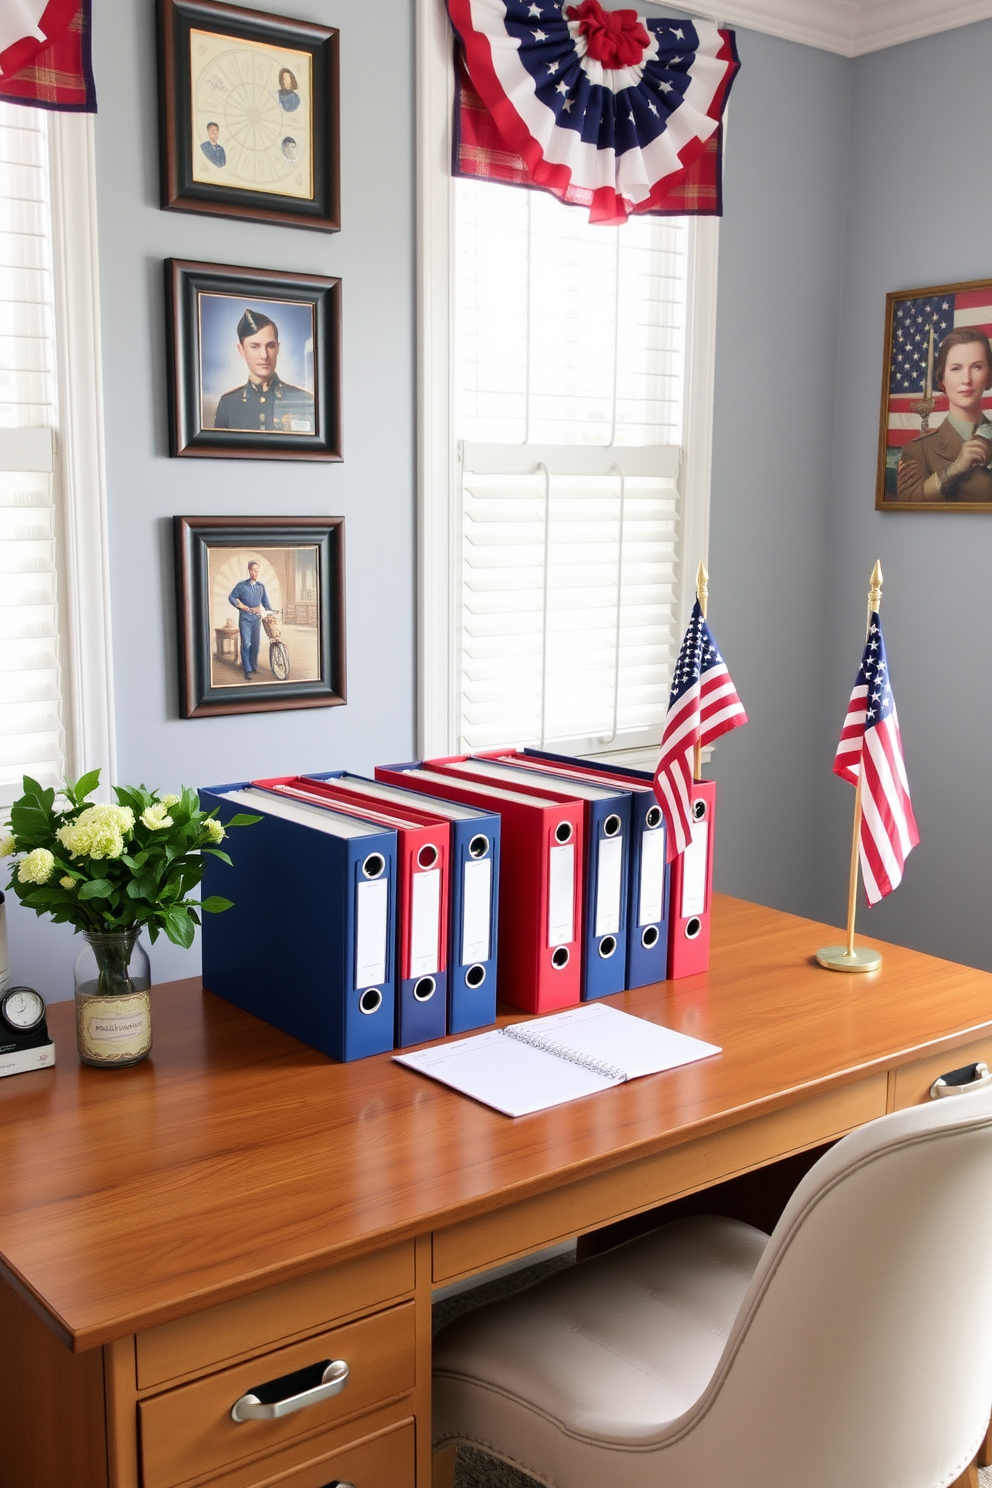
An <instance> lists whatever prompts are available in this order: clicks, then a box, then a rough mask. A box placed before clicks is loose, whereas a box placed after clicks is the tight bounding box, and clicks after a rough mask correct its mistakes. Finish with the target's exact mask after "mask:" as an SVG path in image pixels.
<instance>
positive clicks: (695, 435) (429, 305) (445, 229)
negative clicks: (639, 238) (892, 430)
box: [416, 0, 719, 757]
mask: <svg viewBox="0 0 992 1488" xmlns="http://www.w3.org/2000/svg"><path fill="white" fill-rule="evenodd" d="M452 61H453V44H452V35H451V27H450V25H449V22H448V17H447V13H446V11H445V8H444V3H443V0H416V88H417V136H416V154H417V403H418V407H417V414H418V431H419V439H418V451H417V487H418V526H417V539H418V541H417V585H418V635H417V751H418V754H419V755H421V756H422V757H427V756H431V755H442V754H446V753H449V752H450V751H451V749H452V748H453V745H454V740H455V737H456V734H457V724H456V719H455V706H456V695H457V694H456V688H457V663H456V650H457V647H456V645H455V638H456V636H457V633H458V625H459V610H460V604H461V545H460V513H459V506H460V500H461V496H460V490H459V487H458V483H457V481H458V467H457V461H456V459H455V453H454V439H453V433H454V387H453V380H452V368H453V362H454V357H453V350H454V347H453V302H452V288H453V272H452V271H453V244H454V235H453V224H454V210H453V186H452V175H451V150H452V111H453V108H454V68H453V65H452ZM718 252H719V218H718V217H695V218H693V219H692V220H691V223H690V235H689V285H688V294H689V313H688V318H687V334H686V342H687V345H686V386H685V414H684V436H683V437H684V451H685V453H684V457H683V460H682V470H681V477H680V480H679V490H680V494H681V497H682V553H683V555H684V557H683V561H682V563H681V566H680V574H679V605H678V611H679V622H680V625H681V626H682V627H683V628H684V627H685V626H686V625H687V624H688V621H689V615H690V612H691V610H692V604H693V600H694V598H695V575H696V567H697V563H698V562H699V561H700V560H702V561H703V562H704V563H705V562H706V561H707V554H708V550H709V518H710V475H711V469H712V448H713V382H714V375H715V369H716V299H717V261H718ZM512 448H513V446H508V449H512ZM626 452H627V451H626V448H625V453H626ZM638 753H643V754H644V755H646V756H648V755H650V756H654V755H656V754H657V748H656V747H655V748H654V749H646V750H644V751H638ZM629 754H630V751H625V755H626V756H629Z"/></svg>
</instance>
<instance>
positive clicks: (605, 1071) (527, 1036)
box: [500, 1023, 627, 1080]
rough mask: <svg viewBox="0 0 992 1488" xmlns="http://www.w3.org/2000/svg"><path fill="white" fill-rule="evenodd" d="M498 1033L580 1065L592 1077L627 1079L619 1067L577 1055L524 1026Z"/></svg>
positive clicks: (566, 1047)
mask: <svg viewBox="0 0 992 1488" xmlns="http://www.w3.org/2000/svg"><path fill="white" fill-rule="evenodd" d="M500 1033H505V1034H506V1036H507V1038H513V1039H517V1040H518V1042H519V1043H521V1044H530V1045H531V1047H532V1048H534V1049H543V1051H544V1053H545V1054H556V1055H557V1056H558V1058H559V1059H567V1060H568V1062H569V1064H580V1065H581V1066H582V1068H583V1069H587V1070H591V1071H592V1073H593V1074H594V1075H602V1076H603V1077H604V1079H607V1080H626V1078H627V1071H626V1070H622V1069H620V1067H619V1065H616V1064H607V1063H606V1060H605V1059H597V1058H596V1057H595V1055H593V1054H579V1053H577V1052H576V1050H575V1049H570V1048H569V1047H568V1045H567V1044H559V1043H557V1042H556V1041H555V1040H554V1039H550V1038H546V1037H545V1036H544V1034H543V1033H534V1032H532V1031H531V1030H530V1029H529V1028H528V1027H527V1026H526V1024H523V1023H510V1024H507V1026H506V1027H505V1028H501V1029H500Z"/></svg>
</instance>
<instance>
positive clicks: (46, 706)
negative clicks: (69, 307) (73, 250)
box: [0, 103, 65, 806]
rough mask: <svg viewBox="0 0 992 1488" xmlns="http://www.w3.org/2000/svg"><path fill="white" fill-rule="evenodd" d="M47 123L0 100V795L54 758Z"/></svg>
mask: <svg viewBox="0 0 992 1488" xmlns="http://www.w3.org/2000/svg"><path fill="white" fill-rule="evenodd" d="M47 128H48V120H47V118H46V116H45V113H44V111H43V110H41V109H30V108H21V107H18V106H16V105H13V104H7V103H4V104H0V806H2V805H4V804H9V802H10V801H11V800H12V799H14V797H15V796H16V795H17V794H19V791H20V781H21V776H22V775H23V774H24V773H25V772H26V773H28V774H30V775H33V776H34V777H35V778H36V779H38V780H40V781H41V782H42V783H43V784H56V783H57V782H58V781H59V780H60V778H61V776H62V772H63V766H64V758H65V733H64V727H63V717H62V695H61V667H60V656H59V600H58V568H57V549H58V525H57V515H56V505H55V502H56V491H57V480H56V471H55V468H54V450H55V427H56V376H55V341H54V337H55V316H54V289H53V273H52V230H51V203H50V188H49V172H48V138H47Z"/></svg>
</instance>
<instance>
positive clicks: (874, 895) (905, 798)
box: [834, 612, 920, 904]
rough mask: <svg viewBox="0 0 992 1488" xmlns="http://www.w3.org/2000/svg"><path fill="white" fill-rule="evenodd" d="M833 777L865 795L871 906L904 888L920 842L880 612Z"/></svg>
mask: <svg viewBox="0 0 992 1488" xmlns="http://www.w3.org/2000/svg"><path fill="white" fill-rule="evenodd" d="M834 774H835V775H839V776H840V777H841V779H842V780H847V781H849V782H850V784H851V785H853V786H855V787H857V789H858V790H859V791H860V793H861V842H860V848H861V873H862V876H863V878H864V882H865V893H866V894H867V895H868V903H869V904H877V903H878V901H879V899H884V898H885V896H886V894H891V893H892V890H893V889H896V888H898V887H899V885H900V883H901V882H902V870H903V867H904V865H905V862H906V859H907V858H908V857H909V854H910V853H911V852H912V850H913V848H914V847H915V846H916V844H917V843H918V842H919V840H920V834H919V832H918V831H917V828H916V818H915V817H914V815H913V803H912V802H911V801H910V799H909V781H908V780H907V779H906V766H905V764H904V762H903V757H902V739H901V738H900V736H899V719H898V718H897V717H896V704H895V699H894V698H893V696H892V686H891V683H890V682H889V665H888V661H887V660H886V656H885V642H884V640H883V639H882V626H881V622H880V620H879V618H878V614H877V612H876V613H874V614H873V615H872V617H871V623H870V624H869V626H868V640H867V642H866V643H865V654H864V656H863V657H862V658H861V668H860V670H859V672H858V679H857V681H856V682H855V684H854V691H853V692H852V693H851V701H850V702H849V703H848V705H847V717H846V718H845V719H844V728H843V730H842V731H841V736H840V743H839V744H838V745H837V753H836V755H835V756H834Z"/></svg>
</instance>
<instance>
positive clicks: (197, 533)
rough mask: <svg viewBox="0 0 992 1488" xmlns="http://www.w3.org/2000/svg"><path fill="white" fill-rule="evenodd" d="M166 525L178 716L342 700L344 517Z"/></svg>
mask: <svg viewBox="0 0 992 1488" xmlns="http://www.w3.org/2000/svg"><path fill="white" fill-rule="evenodd" d="M173 527H174V535H175V558H176V598H177V608H178V623H179V661H180V699H181V703H180V706H181V711H182V716H183V717H184V718H206V717H210V716H212V715H214V714H220V713H267V712H272V711H274V710H281V709H286V708H330V707H334V706H335V705H337V704H340V703H344V702H345V701H346V698H345V631H344V627H345V608H344V518H343V517H175V518H174V519H173Z"/></svg>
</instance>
